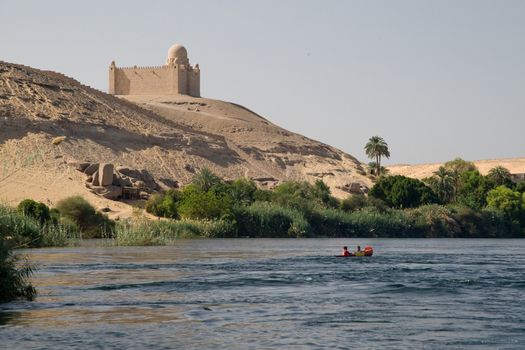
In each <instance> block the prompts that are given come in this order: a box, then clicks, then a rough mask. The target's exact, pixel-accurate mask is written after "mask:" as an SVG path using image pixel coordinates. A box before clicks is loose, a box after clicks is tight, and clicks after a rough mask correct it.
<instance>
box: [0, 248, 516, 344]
mask: <svg viewBox="0 0 525 350" xmlns="http://www.w3.org/2000/svg"><path fill="white" fill-rule="evenodd" d="M358 243H360V244H361V245H362V246H364V245H368V244H370V245H372V246H373V247H374V249H375V254H374V256H373V257H370V258H336V257H334V255H335V254H338V253H339V251H340V248H341V247H342V246H343V245H348V246H351V247H353V246H355V245H356V244H358ZM25 253H26V254H28V256H29V258H30V260H31V261H32V262H33V263H34V264H35V265H36V266H37V267H38V270H37V272H36V274H35V277H34V278H33V281H34V284H35V285H36V287H37V289H38V291H39V296H38V298H37V299H36V301H33V302H27V301H17V302H12V303H9V304H4V305H2V306H0V348H2V349H75V348H78V349H146V348H150V349H171V348H181V349H348V348H362V349H369V348H371V349H375V348H377V349H524V348H525V274H524V266H525V240H460V239H454V240H448V239H439V240H433V239H420V240H411V239H403V240H397V239H381V240H379V239H378V240H373V239H361V240H355V239H353V240H350V239H345V240H343V239H302V240H297V239H294V240H283V239H239V240H195V241H193V240H187V241H180V242H179V243H177V245H176V246H172V247H96V246H87V247H80V248H60V249H38V250H32V251H26V252H25Z"/></svg>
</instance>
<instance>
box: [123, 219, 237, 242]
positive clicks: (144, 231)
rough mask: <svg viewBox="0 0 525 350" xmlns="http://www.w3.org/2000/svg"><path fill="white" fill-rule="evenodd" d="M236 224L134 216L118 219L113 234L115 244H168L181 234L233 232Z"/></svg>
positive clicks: (200, 235)
mask: <svg viewBox="0 0 525 350" xmlns="http://www.w3.org/2000/svg"><path fill="white" fill-rule="evenodd" d="M235 233H236V230H235V225H234V224H232V223H231V222H228V221H223V220H213V221H211V220H189V219H182V220H159V221H149V220H135V221H123V222H119V223H117V225H116V227H115V231H114V233H113V237H114V240H115V243H116V244H117V245H125V246H143V245H169V244H172V243H173V242H174V241H175V240H177V239H181V238H182V239H184V238H218V237H233V236H235Z"/></svg>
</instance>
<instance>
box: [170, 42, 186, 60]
mask: <svg viewBox="0 0 525 350" xmlns="http://www.w3.org/2000/svg"><path fill="white" fill-rule="evenodd" d="M170 58H174V59H175V58H181V59H187V58H188V51H186V48H184V46H182V45H180V44H175V45H172V46H171V47H170V48H169V50H168V59H170Z"/></svg>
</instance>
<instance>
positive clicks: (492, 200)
mask: <svg viewBox="0 0 525 350" xmlns="http://www.w3.org/2000/svg"><path fill="white" fill-rule="evenodd" d="M487 204H488V207H489V208H492V209H495V210H499V211H501V212H502V213H504V214H505V215H507V216H508V217H509V218H515V219H520V216H521V214H522V212H523V210H524V207H523V199H522V194H521V193H520V192H518V191H513V190H511V189H510V188H508V187H506V186H498V187H496V188H495V189H493V190H490V191H489V192H488V194H487Z"/></svg>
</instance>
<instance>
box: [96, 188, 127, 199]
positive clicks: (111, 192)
mask: <svg viewBox="0 0 525 350" xmlns="http://www.w3.org/2000/svg"><path fill="white" fill-rule="evenodd" d="M104 189H105V190H106V191H105V192H104V193H102V194H101V196H102V197H104V198H107V199H118V198H120V197H122V187H120V186H112V185H110V186H107V187H104Z"/></svg>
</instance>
